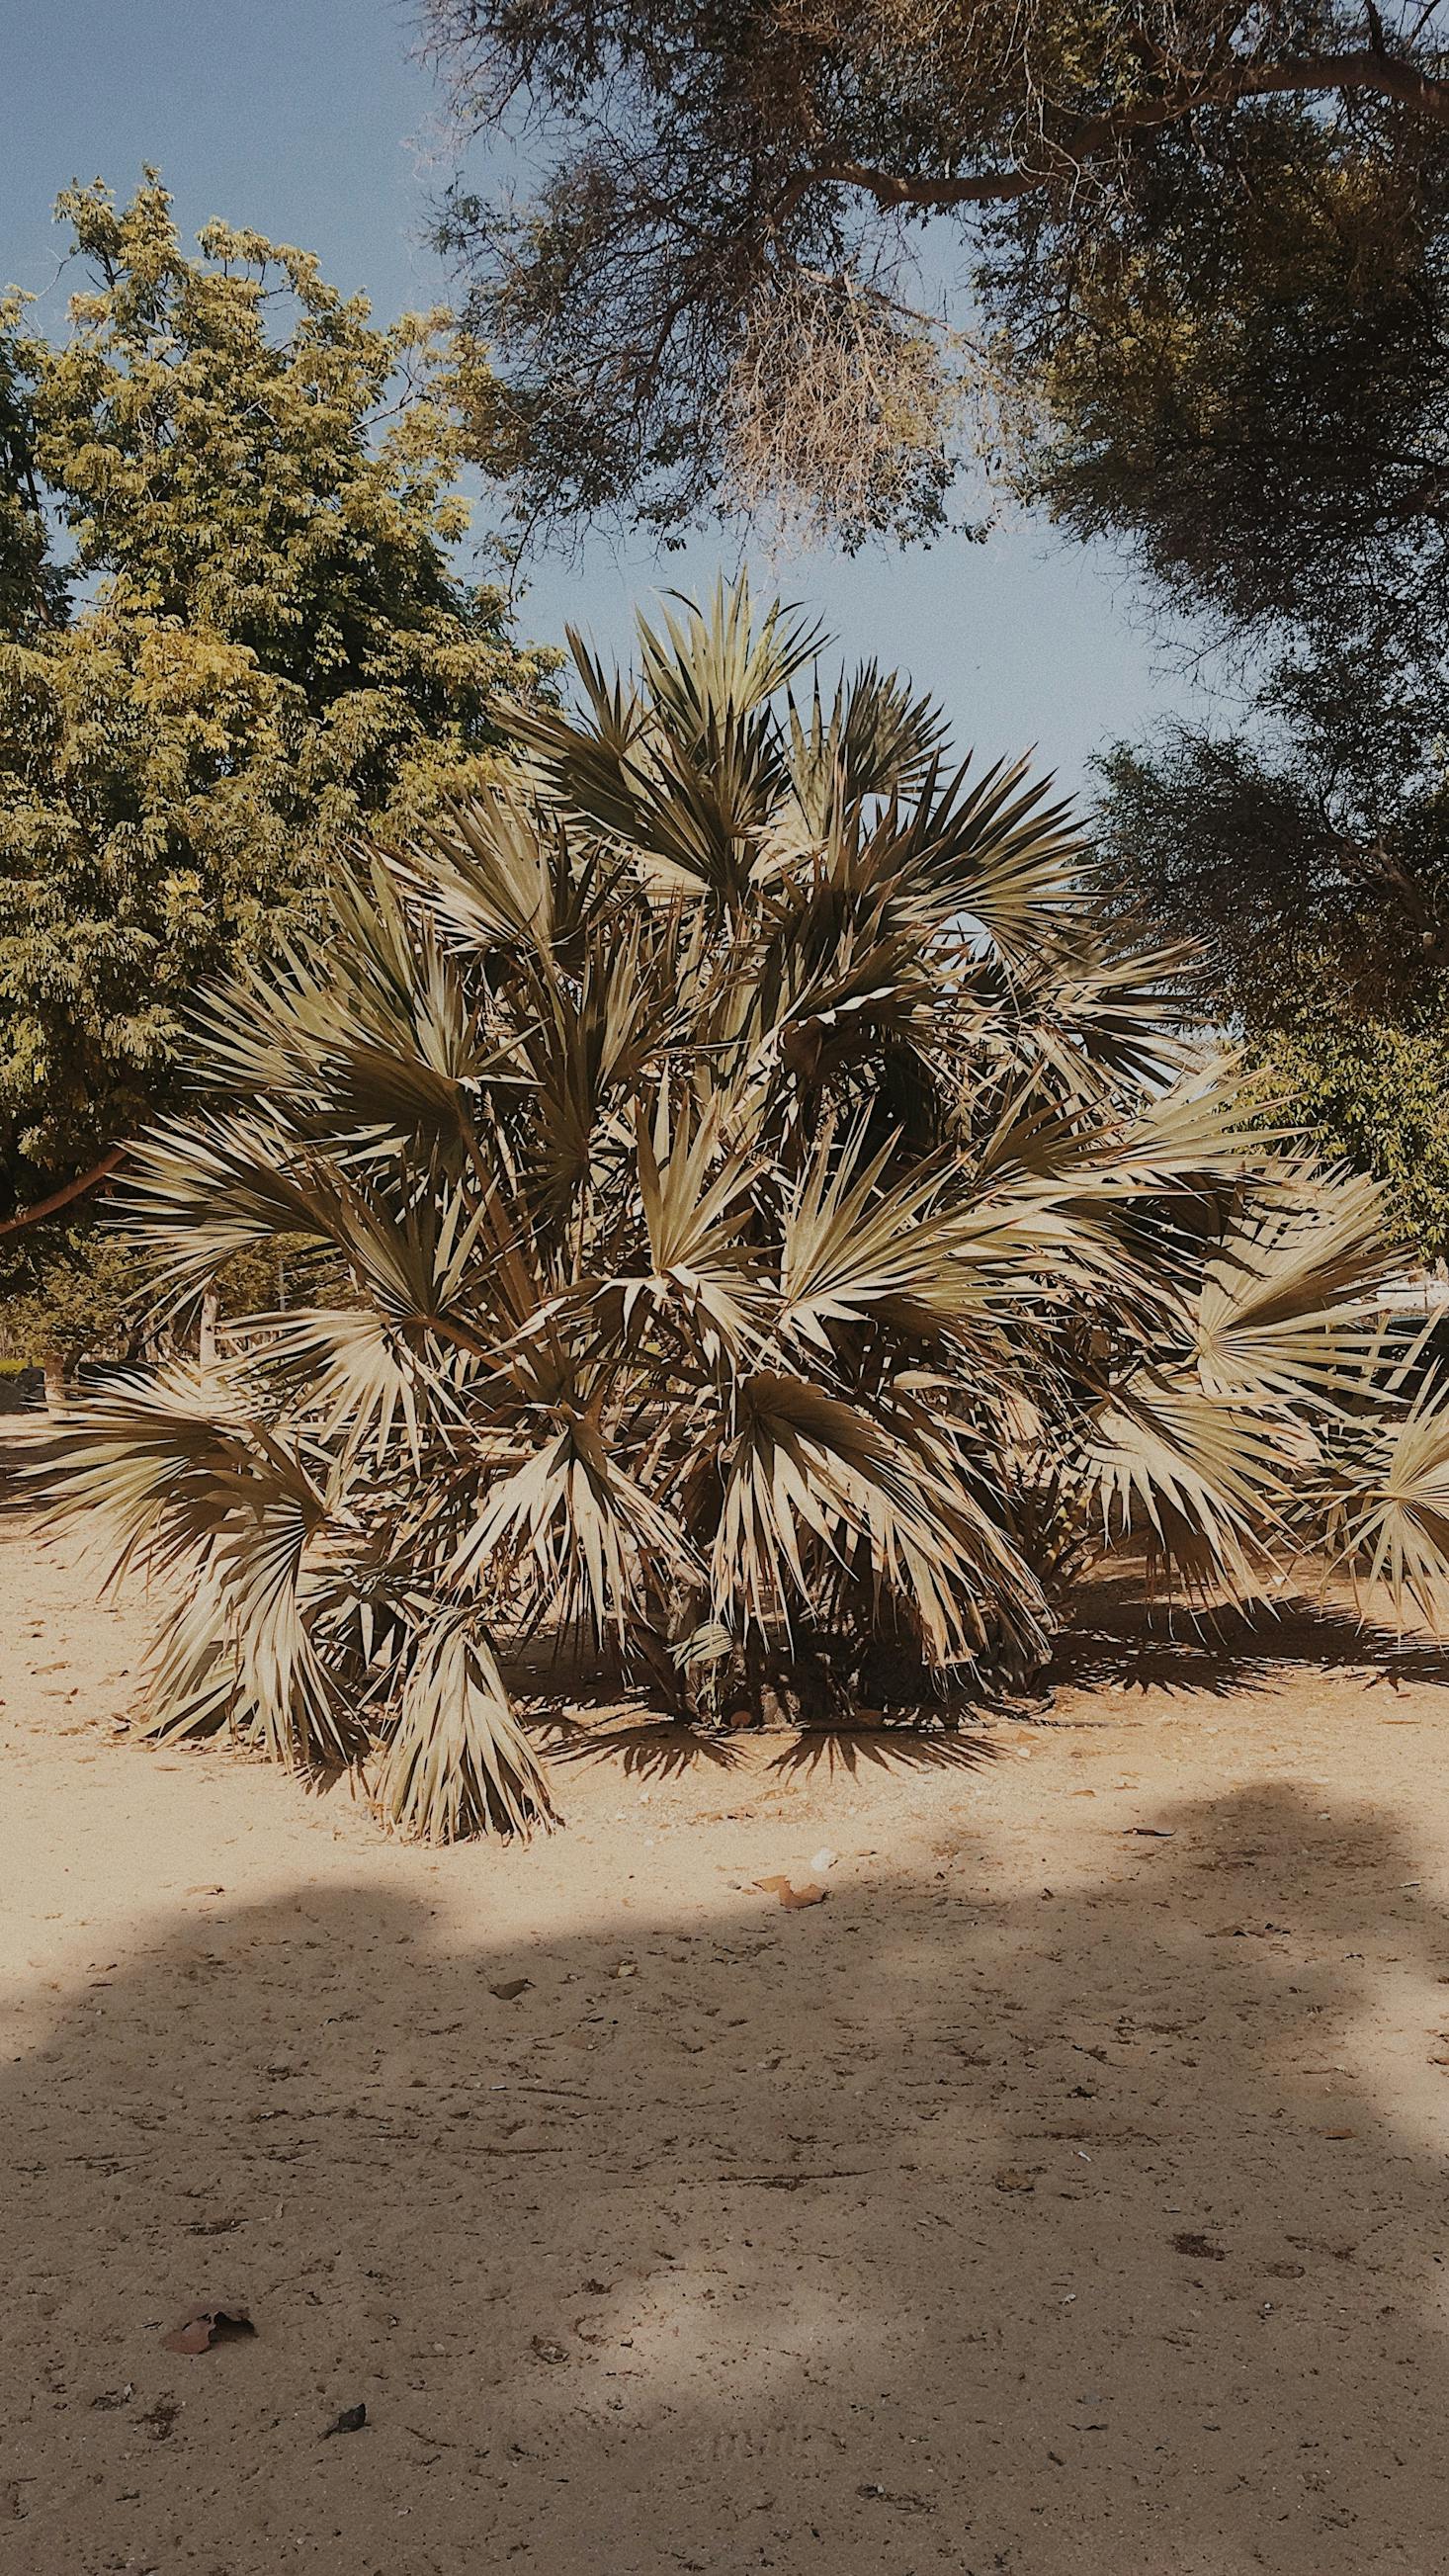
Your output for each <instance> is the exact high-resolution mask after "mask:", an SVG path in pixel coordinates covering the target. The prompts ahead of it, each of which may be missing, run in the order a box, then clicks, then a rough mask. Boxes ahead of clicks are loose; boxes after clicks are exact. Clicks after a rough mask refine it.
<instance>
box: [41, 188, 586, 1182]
mask: <svg viewBox="0 0 1449 2576" xmlns="http://www.w3.org/2000/svg"><path fill="white" fill-rule="evenodd" d="M59 211H60V213H61V214H62V216H63V217H64V218H65V219H66V220H67V221H68V223H69V224H70V226H71V229H72V233H73V237H74V245H75V253H76V256H77V257H78V258H79V259H80V260H81V261H82V262H83V263H84V265H85V266H86V268H87V269H88V270H89V272H90V273H91V277H92V280H93V283H92V285H91V286H90V287H89V288H88V289H87V290H86V291H84V292H82V293H79V294H77V295H76V296H75V297H74V298H73V300H72V304H71V324H70V332H69V336H68V337H67V338H66V339H65V341H64V342H63V343H62V344H61V345H58V346H52V345H51V344H50V343H49V342H47V341H46V340H45V339H44V338H42V337H40V336H39V335H37V334H35V333H34V332H33V331H30V330H28V329H27V327H26V317H25V314H24V312H23V310H21V309H20V307H19V306H18V305H17V304H16V303H15V302H14V300H12V303H11V306H10V309H9V313H8V321H7V331H6V337H5V340H4V342H3V346H0V474H3V477H4V483H3V490H0V609H3V611H4V623H3V635H0V1166H3V1177H4V1182H5V1185H6V1186H7V1188H8V1190H9V1192H10V1194H11V1200H12V1204H13V1203H15V1202H18V1203H19V1204H20V1205H21V1206H25V1205H27V1204H29V1203H33V1202H35V1201H37V1200H41V1199H44V1198H45V1197H47V1196H49V1195H50V1194H51V1193H52V1192H53V1191H54V1190H55V1189H56V1188H57V1186H63V1185H64V1184H65V1182H66V1181H67V1180H68V1179H70V1178H71V1177H73V1176H76V1175H83V1174H84V1173H85V1172H86V1170H87V1169H88V1168H89V1167H90V1166H92V1165H94V1163H95V1162H96V1160H97V1158H99V1157H103V1156H104V1155H105V1154H106V1153H107V1151H108V1149H110V1148H111V1147H113V1146H114V1145H115V1143H116V1142H117V1141H118V1140H119V1139H121V1138H123V1137H124V1136H125V1135H126V1134H128V1133H129V1132H130V1131H131V1130H132V1129H133V1128H134V1127H135V1126H136V1124H137V1123H138V1122H139V1121H140V1120H141V1119H142V1118H143V1117H144V1116H145V1115H146V1114H148V1112H149V1111H150V1109H151V1108H152V1106H153V1105H154V1104H155V1103H156V1102H157V1100H158V1099H160V1098H164V1097H165V1096H166V1094H167V1092H168V1089H169V1088H170V1086H171V1085H172V1083H173V1082H174V1079H175V1076H176V1066H177V1045H178V1032H179V1029H180V1027H181V1022H182V1017H183V1014H184V1011H185V1009H186V1006H187V1003H188V1000H189V998H190V996H192V995H193V994H194V993H195V991H196V989H197V987H198V984H199V983H200V982H201V981H202V980H203V979H204V978H205V977H207V976H209V975H214V974H216V973H217V972H219V971H222V970H224V969H225V968H226V967H227V966H229V965H234V964H236V963H238V962H239V961H240V960H241V959H242V958H244V957H246V956H250V955H255V954H257V953H258V952H259V951H260V950H261V949H263V948H265V947H266V946H267V945H268V944H273V945H274V944H275V943H276V941H277V940H278V939H280V938H283V937H285V936H288V935H290V934H291V932H292V930H293V929H294V928H295V927H296V926H297V925H299V924H300V923H301V922H302V921H304V920H306V919H307V918H309V908H313V907H315V904H316V902H317V900H318V889H319V886H320V884H321V882H322V880H323V877H324V876H325V871H326V866H327V864H328V862H329V860H330V858H331V857H332V856H333V855H334V854H335V853H336V851H337V850H338V849H339V848H340V847H341V846H342V844H343V843H344V841H345V840H346V838H347V836H348V834H349V833H351V832H353V831H354V830H355V829H356V828H357V827H358V825H359V823H360V822H361V821H362V820H364V819H365V818H377V819H380V820H381V821H382V822H383V823H384V824H385V827H386V828H387V829H388V830H389V831H395V832H398V833H406V832H407V831H408V830H409V829H411V828H412V827H413V825H414V824H415V823H416V821H417V820H418V819H419V817H420V816H422V815H424V814H426V813H428V812H430V811H433V810H435V809H436V807H437V805H438V802H439V800H440V798H442V797H444V796H446V795H449V794H456V793H459V792H467V791H470V790H472V789H474V788H476V787H477V786H478V785H479V784H481V783H482V782H483V781H485V780H486V779H487V778H488V777H489V776H490V775H491V772H492V769H493V766H494V763H495V758H496V745H497V739H498V737H497V731H496V726H495V722H494V718H493V712H492V710H493V706H494V702H495V699H496V696H497V694H498V692H499V690H500V688H502V687H503V686H505V685H506V686H508V687H511V688H513V689H515V690H519V689H522V690H524V691H526V690H527V689H528V688H529V687H530V686H532V685H533V684H534V683H535V681H536V680H537V679H538V677H539V676H540V675H541V674H542V673H543V672H544V671H545V670H546V669H547V668H548V667H549V666H550V663H551V661H552V659H553V658H554V657H551V656H549V655H548V654H546V653H544V654H540V653H536V652H535V653H530V652H528V651H524V650H521V649H520V648H519V647H518V646H517V645H516V644H515V643H514V642H513V640H512V638H511V635H510V630H509V625H508V620H507V615H506V606H505V599H504V595H503V593H502V591H501V590H500V589H499V588H498V587H496V586H490V585H486V584H485V585H483V586H481V587H475V586H470V585H469V584H468V583H467V582H465V581H464V580H463V579H462V578H461V577H460V576H459V574H458V573H457V571H456V570H455V567H454V560H453V550H454V547H455V544H456V541H457V540H458V539H459V538H460V537H461V536H462V534H463V531H464V527H465V523H466V510H465V507H464V504H463V503H462V501H461V500H460V499H459V497H458V496H457V492H456V489H455V486H456V480H457V476H458V473H459V471H460V469H461V467H462V466H463V465H464V463H465V462H467V460H468V458H469V457H470V456H471V455H473V454H475V453H476V452H478V451H477V438H476V435H475V434H474V433H473V432H468V431H465V429H464V427H463V425H462V422H461V418H460V415H459V411H458V404H457V389H458V387H459V386H462V385H466V387H467V389H468V393H469V403H470V413H471V416H472V418H473V419H474V421H475V422H476V420H477V419H478V417H479V416H480V413H481V410H482V408H483V401H482V393H481V388H482V386H483V384H484V381H485V378H486V369H485V368H484V367H483V364H482V361H481V358H480V357H479V355H478V353H477V352H476V351H472V350H468V349H466V348H461V347H459V346H458V345H456V344H455V343H453V342H451V341H450V340H449V339H448V338H447V336H446V335H445V333H444V331H443V328H442V323H441V319H440V317H439V316H437V315H426V316H411V317H406V318H405V319H404V320H403V321H402V322H400V323H398V324H397V325H395V326H393V327H391V328H389V329H380V328H378V327H377V326H376V325H375V324H374V323H373V322H372V320H371V318H370V315H369V311H368V307H367V303H366V300H365V299H364V298H362V297H344V296H342V295H340V294H338V293H337V291H336V290H335V289H334V288H332V287H330V286H328V285H327V284H326V283H325V281H324V280H323V279H322V278H321V277H320V275H319V273H318V269H317V264H316V262H315V260H313V259H311V258H310V257H308V256H307V255H305V254H304V253H302V252H299V251H295V250H290V249H286V248H278V247H276V246H274V245H273V244H271V243H270V242H268V241H266V240H264V239H263V238H262V237H261V236H260V235H259V234H256V233H251V232H243V231H237V230H235V229H233V228H232V227H230V226H227V225H224V224H212V225H209V226H208V227H207V228H206V230H205V231H204V233H203V234H202V236H201V242H200V257H199V258H193V257H190V256H188V255H187V254H186V252H185V251H184V249H183V247H182V245H181V243H180V240H179V238H178V236H177V232H176V229H175V226H174V223H173V221H172V217H171V212H170V205H169V200H168V198H167V196H166V193H165V191H164V190H163V189H162V187H161V186H160V185H159V183H158V182H157V181H156V180H155V179H154V178H150V177H148V179H147V181H146V183H145V184H144V186H143V187H142V188H141V189H140V190H139V191H138V192H137V194H136V196H135V197H134V198H133V199H132V201H131V203H130V204H129V205H127V206H125V207H124V208H120V209H118V208H117V207H116V206H115V204H114V203H113V202H112V200H111V198H110V197H109V195H108V194H107V193H106V191H105V190H103V189H101V188H99V187H96V188H93V189H83V190H72V191H71V192H69V193H68V194H67V195H66V196H65V197H63V198H62V199H61V201H60V208H59ZM46 521H49V523H50V524H51V525H52V526H54V527H55V528H56V529H57V530H58V532H59V534H60V536H61V539H62V541H63V544H64V547H65V550H66V567H65V582H64V584H62V583H61V581H60V578H59V576H58V575H57V574H56V572H55V570H54V568H53V567H52V566H50V565H48V563H47V560H46V558H45V555H44V553H43V549H42V537H43V531H44V523H45V522H46ZM66 589H68V590H69V592H70V596H71V600H72V613H71V614H70V615H69V616H68V617H67V616H66V615H65V614H64V613H63V607H62V600H63V591H64V590H66Z"/></svg>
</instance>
